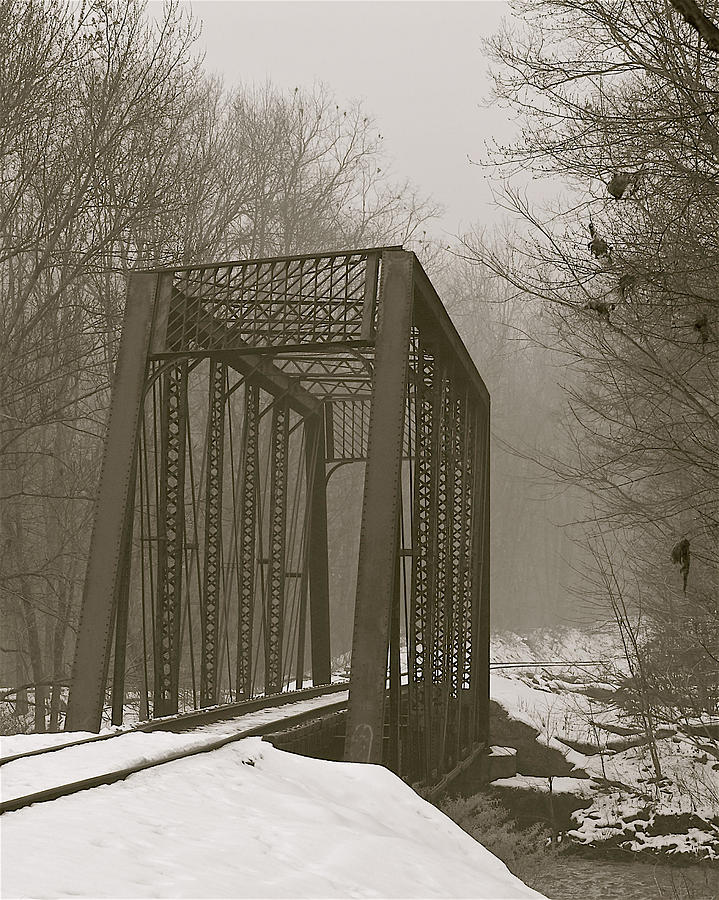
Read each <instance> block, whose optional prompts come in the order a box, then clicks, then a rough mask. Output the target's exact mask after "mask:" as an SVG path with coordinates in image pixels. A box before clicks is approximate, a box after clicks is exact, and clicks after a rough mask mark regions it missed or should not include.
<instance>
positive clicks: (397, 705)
mask: <svg viewBox="0 0 719 900" xmlns="http://www.w3.org/2000/svg"><path fill="white" fill-rule="evenodd" d="M401 551H402V532H401V530H400V527H399V522H397V554H396V562H395V583H394V595H393V597H392V609H391V611H390V621H389V710H388V713H389V715H388V717H387V718H388V728H389V740H388V745H387V766H388V767H389V768H390V769H392V771H393V772H397V774H399V773H400V772H401V771H402V762H403V760H402V758H401V743H400V713H401V705H402V669H401V666H402V663H401V657H400V593H401V591H402V583H401V571H400V567H401V565H402V557H401Z"/></svg>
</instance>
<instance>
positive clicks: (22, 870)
mask: <svg viewBox="0 0 719 900" xmlns="http://www.w3.org/2000/svg"><path fill="white" fill-rule="evenodd" d="M134 737H137V738H139V739H140V740H141V741H144V742H145V743H146V745H147V746H146V747H145V748H144V750H143V749H142V748H136V749H137V750H139V751H140V752H144V753H147V754H152V753H153V752H154V751H153V745H154V744H155V743H157V742H158V740H159V741H163V740H165V739H167V738H168V737H170V736H168V735H161V734H158V733H151V734H141V735H135V736H134ZM171 737H172V738H173V739H174V740H175V741H176V742H178V741H182V740H184V741H190V740H192V739H191V738H188V736H187V735H172V736H171ZM114 743H115V742H114V741H104V742H100V743H97V744H94V745H90V748H91V749H92V752H93V753H94V754H96V755H97V756H98V757H100V756H102V755H103V754H109V753H114V752H116V751H114V750H112V745H113V744H114ZM90 748H88V749H90ZM26 749H30V745H29V743H28V742H27V741H26ZM63 752H67V751H63ZM51 755H55V754H51ZM11 765H13V764H11ZM0 824H1V826H2V862H3V867H2V892H1V893H2V896H3V897H4V898H11V897H13V898H14V897H69V896H73V897H473V898H487V900H490V898H491V900H499V898H518V900H520V898H531V897H541V895H540V894H538V893H536V891H533V890H532V889H530V888H528V887H526V886H525V885H524V884H523V883H522V882H521V881H519V879H517V878H515V877H514V876H513V875H512V874H511V873H510V872H509V871H508V869H507V868H506V867H505V865H504V864H503V863H502V862H500V860H498V859H497V858H496V857H494V856H493V855H492V854H491V853H489V851H488V850H485V849H484V847H482V846H481V845H480V844H478V843H477V842H476V841H475V840H474V839H473V838H471V837H470V836H469V835H467V834H465V832H463V831H462V830H461V829H460V828H459V827H458V826H457V825H455V824H454V823H453V822H452V821H451V820H450V819H448V818H447V817H446V816H444V815H443V814H442V813H440V812H439V810H437V809H435V808H434V807H433V806H432V805H430V804H429V803H427V802H425V801H424V800H422V799H421V798H420V797H418V796H417V794H415V792H414V791H413V790H412V789H411V788H409V787H408V786H407V785H405V784H404V783H403V782H402V781H401V780H400V779H399V778H397V777H396V776H395V775H393V774H392V773H391V772H389V771H388V770H387V769H384V768H382V767H380V766H367V765H361V764H354V763H335V762H327V761H324V760H316V759H308V758H305V757H300V756H295V755H293V754H290V753H284V752H282V751H279V750H276V749H274V748H273V747H272V746H271V745H269V744H267V743H263V742H262V741H261V740H260V739H259V738H248V739H246V740H242V741H239V742H237V743H234V744H230V745H228V746H226V747H224V748H223V749H221V750H216V751H214V752H212V753H205V754H201V755H199V756H193V757H190V758H188V759H183V760H178V761H176V762H172V763H168V764H166V765H163V766H161V767H159V768H155V769H152V770H150V771H146V772H140V773H138V774H136V775H132V776H131V777H130V778H128V779H127V780H126V781H124V782H120V783H117V784H114V785H109V786H106V787H101V788H96V789H93V790H91V791H85V792H82V793H79V794H75V795H73V796H70V797H65V798H63V799H60V800H55V801H52V802H50V803H41V804H37V805H35V806H32V807H30V808H28V809H23V810H20V811H18V812H14V813H6V814H5V815H3V816H2V819H1V820H0ZM38 848H42V865H39V864H36V862H35V859H36V853H37V849H38Z"/></svg>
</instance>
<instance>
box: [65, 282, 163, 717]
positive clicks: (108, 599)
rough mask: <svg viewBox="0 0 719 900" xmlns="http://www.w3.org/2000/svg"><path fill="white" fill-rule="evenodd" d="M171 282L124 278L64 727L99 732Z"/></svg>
mask: <svg viewBox="0 0 719 900" xmlns="http://www.w3.org/2000/svg"><path fill="white" fill-rule="evenodd" d="M171 279H172V276H163V277H158V276H156V275H152V274H136V275H131V276H130V278H129V280H128V290H127V305H126V306H125V318H124V323H123V329H122V340H121V342H120V351H119V355H118V358H117V365H116V367H115V379H114V382H113V386H112V401H111V406H110V419H109V423H108V429H107V435H106V438H105V454H104V458H103V464H102V473H101V476H100V488H99V491H98V496H97V501H96V504H95V520H94V524H93V530H92V537H91V540H90V553H89V556H88V564H87V574H86V577H85V586H84V590H83V598H82V608H81V613H80V622H79V626H78V635H77V641H76V643H75V660H74V664H73V671H72V684H71V686H70V696H69V699H68V709H67V719H66V725H65V728H66V729H67V730H68V731H99V730H100V725H101V719H102V709H103V705H104V696H105V681H106V679H107V669H108V664H109V655H110V644H111V640H112V623H113V616H114V612H115V603H116V599H117V592H118V590H119V583H120V577H121V569H122V566H123V562H124V558H123V557H124V554H123V550H124V542H123V535H124V534H126V529H127V516H128V507H129V503H130V497H131V495H132V494H133V492H134V490H135V485H134V482H133V483H131V480H132V479H131V474H132V461H133V456H134V452H135V448H136V446H137V432H138V422H139V419H140V415H141V411H142V397H143V387H144V382H145V368H146V365H147V353H148V347H149V343H150V334H151V331H152V320H153V310H154V301H155V299H156V298H157V296H158V294H160V295H164V294H167V293H168V291H169V290H170V288H171Z"/></svg>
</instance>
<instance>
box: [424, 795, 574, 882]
mask: <svg viewBox="0 0 719 900" xmlns="http://www.w3.org/2000/svg"><path fill="white" fill-rule="evenodd" d="M440 809H441V810H442V812H443V813H444V814H445V815H446V816H449V818H450V819H452V821H454V822H456V823H457V824H458V825H459V826H460V828H462V829H464V831H466V832H467V834H470V835H471V836H472V837H473V838H474V839H475V840H476V841H479V843H480V844H482V845H483V846H484V847H486V848H487V850H489V851H490V853H493V854H494V855H495V856H496V857H498V858H499V859H501V860H502V862H503V863H504V864H505V865H506V866H507V868H508V869H509V870H510V872H512V873H513V874H514V875H516V876H517V877H518V878H521V879H522V881H525V882H527V883H531V882H532V881H535V880H536V879H538V878H539V877H541V875H542V873H543V872H544V871H545V870H547V869H548V868H550V867H551V866H552V863H553V861H554V859H555V858H556V855H557V849H556V847H554V846H553V845H552V835H551V832H550V831H549V829H548V828H546V827H545V826H543V825H538V824H535V825H531V826H529V827H528V828H522V827H520V826H519V824H518V823H517V822H516V821H515V820H514V819H512V818H511V816H510V814H509V813H508V812H507V810H506V809H505V808H504V807H503V806H502V804H501V803H500V802H499V801H498V800H495V799H493V798H491V797H488V796H487V795H485V794H475V795H474V796H473V797H457V798H454V799H452V798H446V799H445V800H443V801H442V803H441V804H440Z"/></svg>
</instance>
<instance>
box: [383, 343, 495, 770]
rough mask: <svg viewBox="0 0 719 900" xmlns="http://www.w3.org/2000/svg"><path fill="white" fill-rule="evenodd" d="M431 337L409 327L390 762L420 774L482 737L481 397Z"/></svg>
mask: <svg viewBox="0 0 719 900" xmlns="http://www.w3.org/2000/svg"><path fill="white" fill-rule="evenodd" d="M431 338H432V335H431V334H423V333H422V331H421V330H420V329H419V328H414V329H413V334H412V342H411V353H410V371H409V379H408V396H407V411H406V420H405V440H404V457H405V460H404V464H403V478H402V489H403V497H402V515H401V519H402V521H401V529H400V534H401V536H402V539H401V547H400V560H401V571H400V594H401V596H400V610H401V613H400V619H401V629H402V633H401V639H400V650H399V651H398V652H399V653H400V655H401V659H402V664H401V668H402V671H403V672H404V673H405V674H404V677H403V681H402V695H403V703H402V708H401V713H400V729H399V730H400V737H401V740H400V754H403V757H401V758H400V759H399V760H398V766H399V767H401V769H402V770H403V771H404V772H407V773H409V774H410V776H411V777H413V778H415V779H416V780H424V781H428V780H429V781H431V780H432V777H433V775H435V776H436V774H437V773H438V772H439V773H441V772H445V771H447V770H448V769H451V768H452V767H453V766H454V765H456V764H457V762H458V761H459V760H461V759H462V758H463V757H464V756H465V755H466V753H467V752H468V749H469V748H470V747H471V746H472V745H474V744H475V743H476V742H477V740H478V739H479V738H480V736H481V735H480V730H481V729H480V727H479V725H480V723H479V720H478V716H479V712H480V707H481V705H482V699H481V697H480V695H479V693H478V690H477V688H478V682H477V678H476V675H475V673H474V672H473V670H472V660H473V642H474V641H476V640H477V633H478V629H479V626H480V622H479V609H480V592H481V583H480V582H481V561H482V558H483V556H484V552H485V551H484V534H483V512H484V509H483V507H482V505H481V503H482V498H483V496H484V484H483V482H482V479H483V472H484V464H485V445H486V440H487V436H488V432H487V424H488V420H487V417H486V412H485V411H483V409H482V405H481V404H480V403H479V402H478V400H477V398H476V396H474V395H473V393H472V391H471V390H470V388H469V386H468V384H467V382H466V380H465V379H464V378H462V377H461V374H460V372H459V371H458V367H456V366H455V365H453V364H452V363H453V360H451V358H448V357H447V355H446V353H443V352H442V350H441V348H439V347H438V345H437V343H436V342H435V341H433V340H431ZM483 640H485V641H486V635H483ZM405 648H406V649H405ZM391 653H392V649H391V648H390V654H391ZM389 671H390V673H391V671H392V666H391V662H390V666H389Z"/></svg>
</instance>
